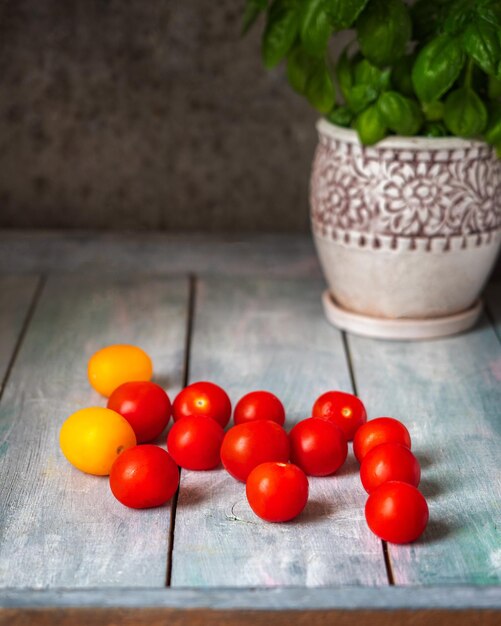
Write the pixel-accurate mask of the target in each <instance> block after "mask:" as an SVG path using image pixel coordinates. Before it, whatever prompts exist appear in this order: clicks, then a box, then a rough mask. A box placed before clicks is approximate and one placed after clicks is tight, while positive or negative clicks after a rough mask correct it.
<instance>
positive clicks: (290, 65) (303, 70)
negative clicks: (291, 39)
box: [287, 47, 316, 96]
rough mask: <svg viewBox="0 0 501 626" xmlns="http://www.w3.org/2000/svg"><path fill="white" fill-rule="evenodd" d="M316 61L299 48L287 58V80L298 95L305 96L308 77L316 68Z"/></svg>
mask: <svg viewBox="0 0 501 626" xmlns="http://www.w3.org/2000/svg"><path fill="white" fill-rule="evenodd" d="M315 64H316V60H315V59H314V58H313V57H312V56H311V55H309V54H308V53H307V52H306V51H305V50H304V49H303V48H301V47H298V48H296V49H294V50H293V51H292V52H290V53H289V55H288V56H287V79H288V81H289V83H290V85H291V87H292V88H293V89H294V91H297V93H299V94H301V95H302V96H304V95H305V91H306V83H307V81H308V76H309V75H310V74H311V73H312V71H313V70H314V68H315Z"/></svg>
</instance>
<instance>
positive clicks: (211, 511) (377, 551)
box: [172, 278, 387, 587]
mask: <svg viewBox="0 0 501 626" xmlns="http://www.w3.org/2000/svg"><path fill="white" fill-rule="evenodd" d="M320 293H321V284H320V282H319V281H291V280H260V279H230V278H228V279H222V278H218V279H216V278H214V279H207V280H202V281H200V283H199V284H198V288H197V292H196V314H195V321H194V335H193V341H192V348H191V357H190V360H191V367H190V380H191V381H195V380H201V379H209V380H213V381H214V382H217V383H219V384H221V385H222V386H223V387H225V388H226V389H227V390H228V392H229V394H230V397H231V398H232V401H233V402H236V401H237V400H238V398H239V397H241V396H242V395H243V394H244V393H246V392H248V391H251V390H254V389H268V390H270V391H272V392H274V393H276V394H277V395H278V396H279V397H280V398H281V399H282V401H283V402H284V404H285V407H286V410H287V415H288V417H287V425H288V426H289V427H290V426H292V424H293V423H295V422H297V421H298V420H300V419H303V418H305V417H309V416H310V411H311V406H312V404H313V401H314V400H315V398H316V397H317V396H318V395H319V394H320V393H321V392H323V391H325V390H327V389H331V388H338V389H344V390H349V389H350V388H351V386H350V377H349V371H348V367H347V363H346V359H345V354H344V349H343V343H342V339H341V335H340V333H339V332H338V331H337V330H336V329H334V328H333V327H331V326H329V325H328V324H327V322H326V321H325V319H324V316H323V313H322V309H321V304H320V297H319V296H320ZM310 486H311V497H310V502H309V504H308V506H307V508H306V509H305V511H304V513H303V514H302V516H300V517H299V518H298V519H297V520H296V521H292V522H290V523H287V524H269V523H266V522H264V521H262V520H259V519H258V518H257V517H256V516H255V515H254V514H253V513H252V511H251V510H250V508H249V506H248V504H247V500H246V497H245V491H244V485H243V484H242V483H239V482H237V481H236V480H234V479H233V478H232V477H231V476H230V475H229V474H227V473H226V472H225V471H224V470H223V469H218V470H214V471H212V472H188V471H186V472H185V471H183V472H182V477H181V489H180V495H179V500H178V505H177V513H176V523H175V533H174V553H173V561H172V563H173V569H172V585H173V586H177V587H179V586H195V587H205V586H231V587H235V586H238V587H241V586H243V587H245V586H274V585H305V586H319V585H336V584H350V583H360V584H367V585H374V584H385V583H386V581H387V578H386V572H385V567H384V561H383V558H382V551H381V546H380V543H379V541H377V540H376V539H375V538H374V537H372V536H370V534H368V533H362V534H363V537H362V539H360V538H359V536H360V535H361V527H362V526H363V525H364V521H363V501H364V497H363V493H362V491H361V489H360V486H359V484H358V478H357V476H356V465H355V461H354V459H353V458H352V457H351V455H350V460H349V462H348V463H347V465H346V466H345V467H344V468H343V470H342V471H340V473H339V475H336V476H334V477H328V478H323V479H320V478H314V479H311V481H310Z"/></svg>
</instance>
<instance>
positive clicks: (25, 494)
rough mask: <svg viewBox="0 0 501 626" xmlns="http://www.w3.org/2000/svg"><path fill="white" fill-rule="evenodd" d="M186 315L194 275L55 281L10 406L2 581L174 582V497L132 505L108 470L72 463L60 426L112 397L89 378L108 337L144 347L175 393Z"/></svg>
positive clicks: (1, 408)
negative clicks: (142, 507) (170, 571)
mask: <svg viewBox="0 0 501 626" xmlns="http://www.w3.org/2000/svg"><path fill="white" fill-rule="evenodd" d="M186 313H187V281H186V280H166V279H151V280H148V281H144V280H136V279H133V278H130V277H129V276H127V277H125V278H124V279H123V280H119V279H117V280H114V281H111V282H110V281H105V280H103V279H102V278H101V277H99V276H96V277H93V278H89V279H87V280H80V279H79V280H78V281H76V280H75V279H72V278H64V279H51V280H49V281H48V283H47V285H46V287H45V290H44V292H43V296H42V298H41V300H40V302H39V305H38V307H37V310H36V313H35V315H34V317H33V320H32V323H31V325H30V328H29V330H28V332H27V335H26V337H25V340H24V342H23V346H22V349H21V351H20V353H19V355H18V358H17V360H16V364H15V367H14V369H13V371H12V373H11V376H10V378H9V381H8V384H7V386H6V389H5V393H4V397H3V401H2V403H1V405H0V423H2V433H3V439H4V448H3V449H2V456H1V458H0V475H1V476H2V480H1V481H0V520H1V527H0V532H1V537H2V541H1V544H0V586H3V587H9V586H11V587H35V588H40V587H55V586H59V587H61V586H63V587H71V586H75V587H84V586H94V587H95V586H99V585H103V586H114V585H115V586H124V585H129V586H145V585H146V586H148V585H151V586H162V585H164V584H165V575H166V567H167V542H168V529H169V522H170V509H169V507H163V508H159V509H153V510H148V511H133V510H130V509H127V508H125V507H123V506H122V505H120V504H119V503H118V502H117V501H116V500H115V499H114V498H113V497H112V495H111V493H110V492H109V487H108V481H107V479H106V478H97V477H93V476H89V475H85V474H82V473H80V472H79V471H77V470H75V469H74V468H72V467H71V466H70V465H69V464H68V463H67V462H66V460H65V459H64V457H63V455H62V453H61V452H60V450H59V445H58V433H59V429H60V426H61V424H62V422H63V421H64V419H65V418H66V417H67V415H69V414H70V413H72V412H73V411H75V410H77V409H79V408H82V407H86V406H92V405H101V406H102V405H104V404H105V401H104V399H103V398H101V397H98V395H97V394H96V393H95V392H93V391H92V390H91V389H90V387H89V385H88V383H87V379H86V365H87V361H88V358H89V357H90V356H91V354H92V353H93V352H94V351H95V350H97V349H98V348H100V347H102V346H103V345H107V344H112V343H117V342H129V343H133V344H137V345H140V346H142V347H143V348H144V349H145V350H146V351H147V352H148V353H149V354H150V355H151V357H152V359H153V362H154V366H155V374H156V380H157V381H158V382H160V383H161V384H163V385H164V386H165V387H166V388H167V389H168V390H169V391H174V392H175V391H177V389H178V388H179V386H180V385H181V377H182V372H183V361H184V359H183V356H184V334H185V327H186Z"/></svg>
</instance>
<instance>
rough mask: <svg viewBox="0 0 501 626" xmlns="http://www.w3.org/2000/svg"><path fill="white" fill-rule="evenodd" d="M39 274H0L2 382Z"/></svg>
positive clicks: (24, 320)
mask: <svg viewBox="0 0 501 626" xmlns="http://www.w3.org/2000/svg"><path fill="white" fill-rule="evenodd" d="M39 280H40V279H39V278H38V277H37V276H0V381H2V382H1V383H0V384H1V386H2V387H3V380H4V378H5V375H6V373H7V370H8V368H9V364H10V363H11V360H12V357H13V353H14V350H15V348H16V345H17V343H18V340H19V336H20V334H21V331H22V329H23V326H24V324H25V322H26V317H27V315H28V311H29V308H30V305H31V303H32V301H33V298H34V295H35V291H36V289H37V285H38V284H39Z"/></svg>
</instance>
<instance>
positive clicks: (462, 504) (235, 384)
mask: <svg viewBox="0 0 501 626" xmlns="http://www.w3.org/2000/svg"><path fill="white" fill-rule="evenodd" d="M0 268H1V276H0V294H1V297H0V375H1V376H2V379H3V383H2V391H1V393H2V396H1V404H0V510H1V526H0V528H1V531H0V537H1V544H0V587H1V590H0V605H1V606H3V610H2V611H0V623H2V624H9V625H11V624H12V625H18V624H25V623H32V621H33V620H34V621H36V623H39V624H51V625H52V624H76V623H82V624H84V623H86V624H88V625H91V624H92V625H96V624H122V623H124V624H142V623H154V624H160V623H167V621H168V623H169V624H185V623H187V624H209V625H212V624H223V625H224V624H230V623H239V624H244V625H245V624H251V623H252V624H258V625H259V624H263V625H264V624H266V625H268V624H290V623H293V624H300V625H302V624H305V625H306V624H307V625H320V624H331V623H335V624H342V625H345V624H346V625H347V624H350V625H351V624H362V623H364V618H366V619H368V618H369V615H370V620H371V624H385V625H386V624H405V623H409V624H410V623H412V624H413V625H415V624H425V623H426V624H434V623H443V624H446V623H447V624H449V623H451V624H452V623H454V624H455V625H458V624H495V623H496V624H499V623H501V612H500V610H501V587H500V586H499V585H500V582H501V531H500V527H501V409H500V406H501V402H500V401H501V347H500V339H501V302H500V300H501V298H500V296H501V288H500V286H499V285H497V284H496V283H494V284H492V285H491V287H490V289H489V292H488V295H487V310H486V314H485V315H484V316H483V317H482V319H481V321H480V323H479V324H478V325H477V327H476V328H475V329H474V330H472V331H471V332H469V333H467V334H464V335H461V336H457V337H452V338H448V339H443V340H438V341H430V342H421V343H409V342H385V341H375V340H369V339H364V338H361V337H357V336H351V335H347V334H345V333H341V332H339V331H338V330H336V329H335V328H333V327H331V326H329V324H328V323H327V322H326V321H325V319H324V316H323V314H322V309H321V304H320V294H321V291H322V288H323V286H324V284H323V281H322V278H321V276H320V272H319V269H318V266H317V262H316V257H315V255H314V251H313V247H312V245H311V242H310V240H309V238H308V237H299V236H298V237H296V236H283V237H273V236H261V237H259V236H255V237H246V238H237V237H233V238H229V239H225V238H224V237H219V238H211V239H207V238H203V237H169V236H165V235H122V236H119V235H105V234H92V233H76V234H56V233H41V234H36V233H20V232H17V233H16V232H4V233H2V234H0ZM116 342H127V343H133V344H137V345H139V346H142V347H143V348H144V349H145V350H146V351H147V352H148V353H149V354H150V355H151V356H152V358H153V362H154V366H155V380H156V381H157V382H159V383H161V384H163V385H164V386H165V388H166V389H167V390H168V392H169V394H170V395H171V396H174V395H175V394H176V393H177V391H178V390H179V389H180V388H181V387H182V386H183V385H185V384H186V383H188V382H192V381H195V380H200V379H209V380H213V381H215V382H218V383H219V384H221V385H222V386H223V387H225V388H226V389H227V390H228V392H229V394H230V396H231V398H232V400H233V401H236V400H237V399H238V398H239V397H240V396H241V395H243V393H244V392H247V391H249V390H252V389H260V388H265V389H269V390H271V391H273V392H274V393H276V394H277V395H278V396H279V397H280V398H282V400H283V401H284V403H285V406H286V409H287V424H288V425H289V426H291V425H292V424H293V423H294V422H296V421H298V420H300V419H302V418H305V417H308V416H309V415H310V410H311V406H312V403H313V400H314V399H315V398H316V397H317V395H319V394H320V393H321V392H323V391H325V390H328V389H342V390H347V391H354V392H356V393H358V394H359V395H360V397H361V398H362V399H363V400H364V402H365V404H366V406H367V409H368V413H369V417H376V416H380V415H391V416H394V417H397V418H399V419H401V420H403V421H404V422H405V423H406V424H407V426H408V427H409V429H410V432H411V435H412V438H413V443H414V446H413V449H414V451H415V453H416V455H417V456H418V458H419V460H420V461H421V465H422V469H423V477H422V483H421V488H422V491H423V493H424V494H425V496H426V497H427V499H428V502H429V505H430V514H431V519H430V523H429V526H428V529H427V531H426V532H425V534H424V536H423V537H422V538H421V539H420V540H419V541H418V542H416V543H415V544H412V545H408V546H394V545H386V544H385V543H384V542H383V543H382V542H381V541H379V540H378V539H377V538H376V537H375V536H374V535H372V534H371V532H370V531H369V530H368V528H367V526H366V524H365V520H364V513H363V509H364V504H365V500H366V494H365V492H364V491H363V489H362V487H361V485H360V481H359V478H358V474H357V463H356V462H355V460H354V458H353V455H352V453H351V452H350V455H349V458H348V461H347V463H346V465H345V466H344V467H343V469H342V470H341V471H340V472H339V473H338V474H337V475H335V476H333V477H328V478H313V479H311V481H310V486H311V498H310V501H309V504H308V506H307V508H306V509H305V511H304V513H303V514H302V515H301V516H300V517H299V518H298V519H297V520H296V521H293V522H290V523H287V524H268V523H265V522H263V521H260V520H259V519H258V518H256V517H255V516H254V514H253V513H252V512H251V510H250V509H249V506H248V504H247V502H246V499H245V494H244V488H243V485H242V484H240V483H237V482H236V481H235V480H234V479H232V478H231V477H230V476H229V475H228V474H227V473H226V472H225V471H223V470H222V469H217V470H214V471H211V472H190V471H185V470H183V471H182V472H181V485H180V490H179V495H178V497H177V499H175V501H174V502H172V503H171V505H170V506H165V507H162V508H158V509H152V510H145V511H134V510H130V509H127V508H125V507H123V506H121V505H120V504H119V503H118V502H117V501H116V500H115V499H114V498H113V497H112V496H111V494H110V492H109V488H108V482H107V479H105V478H96V477H92V476H88V475H85V474H82V473H80V472H78V471H77V470H75V469H73V468H72V467H71V466H70V465H69V464H68V463H67V462H66V461H65V459H64V458H63V456H62V454H61V452H60V450H59V446H58V433H59V429H60V426H61V424H62V422H63V420H64V419H65V418H66V417H67V416H68V415H69V414H70V413H72V412H73V411H75V410H77V409H79V408H82V407H86V406H92V405H103V404H104V401H103V399H102V398H100V397H99V396H98V395H97V394H96V393H95V392H93V391H92V390H91V389H90V387H89V385H88V383H87V379H86V364H87V361H88V358H89V357H90V355H91V354H92V353H93V352H94V351H95V350H97V349H98V348H100V347H102V346H104V345H107V344H112V343H116ZM161 443H162V444H163V443H164V439H163V438H162V439H161Z"/></svg>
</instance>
